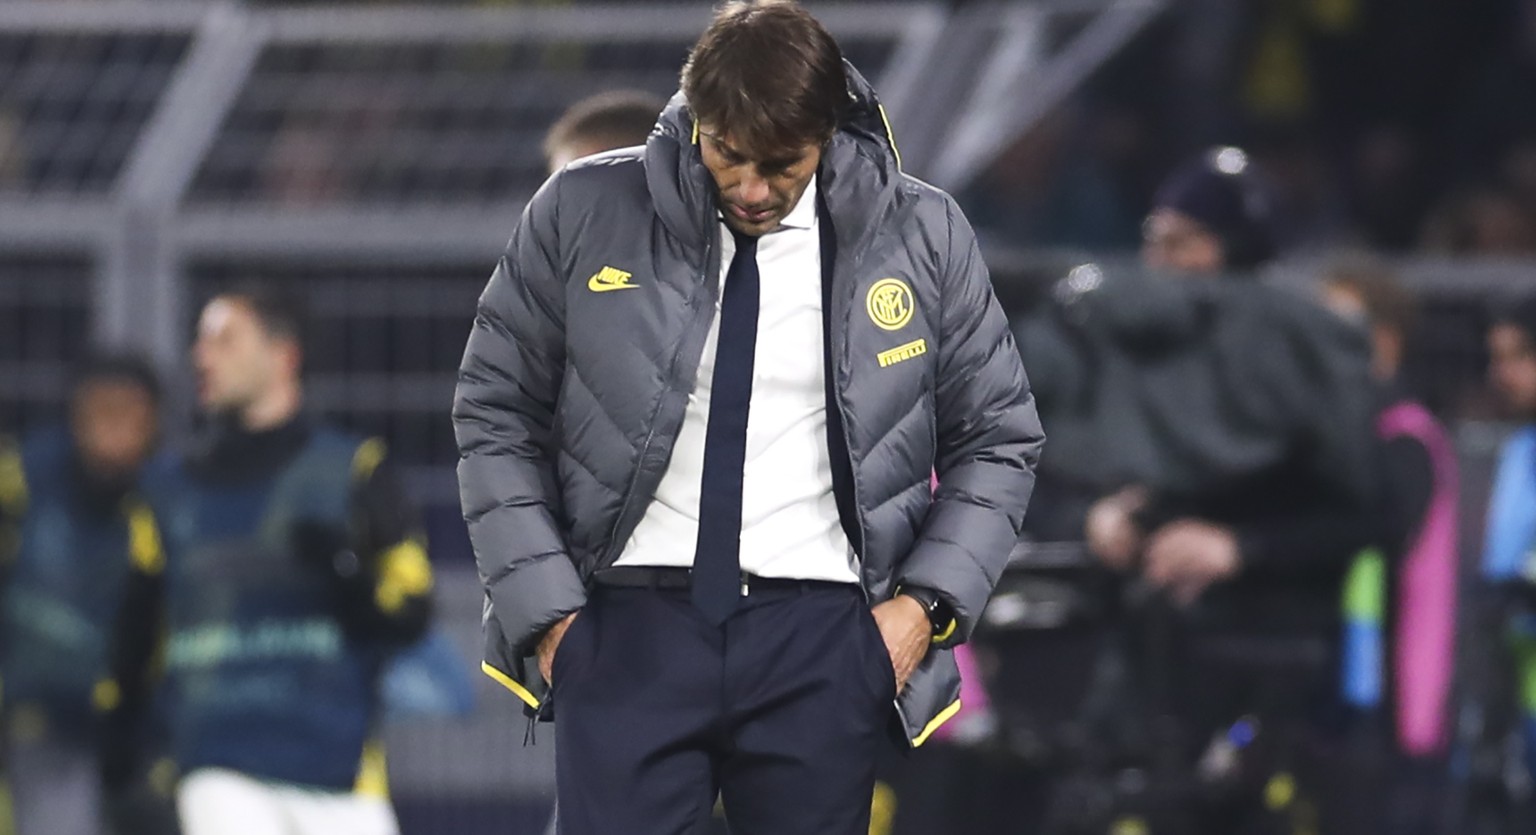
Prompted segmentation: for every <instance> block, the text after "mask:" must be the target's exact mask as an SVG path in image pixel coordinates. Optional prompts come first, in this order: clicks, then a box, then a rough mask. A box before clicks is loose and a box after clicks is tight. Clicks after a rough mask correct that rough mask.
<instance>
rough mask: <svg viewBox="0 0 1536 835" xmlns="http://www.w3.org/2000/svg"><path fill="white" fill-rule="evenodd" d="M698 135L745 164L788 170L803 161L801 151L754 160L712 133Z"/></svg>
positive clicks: (803, 156) (700, 132) (702, 132)
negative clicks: (708, 139) (706, 138)
mask: <svg viewBox="0 0 1536 835" xmlns="http://www.w3.org/2000/svg"><path fill="white" fill-rule="evenodd" d="M699 135H700V136H707V137H709V138H710V140H711V141H713V142H714V143H715V144H716V145H719V146H720V150H722V151H724V152H725V153H726V154H728V155H730V156H733V157H736V158H737V159H740V160H745V161H747V162H755V163H757V164H758V165H762V166H766V167H768V168H788V167H789V166H791V165H794V164H795V163H797V162H800V161H801V160H803V159H805V153H804V152H803V151H802V152H801V153H798V154H791V155H788V156H782V157H773V158H770V159H759V160H754V159H752V158H751V157H748V156H747V155H746V154H744V153H742V152H741V151H738V150H737V149H736V148H734V147H732V146H731V145H730V144H729V143H727V142H726V141H725V140H724V139H721V138H720V137H718V136H716V135H714V134H712V133H705V132H704V131H699Z"/></svg>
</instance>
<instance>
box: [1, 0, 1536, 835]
mask: <svg viewBox="0 0 1536 835" xmlns="http://www.w3.org/2000/svg"><path fill="white" fill-rule="evenodd" d="M809 5H810V6H811V8H812V9H813V11H815V12H816V13H817V14H818V16H819V17H820V18H821V19H822V20H824V21H825V22H826V23H827V24H828V26H829V28H830V29H832V31H833V32H834V33H835V34H836V35H837V36H838V37H839V39H840V41H841V43H842V44H843V46H844V47H845V50H846V51H847V53H848V55H849V57H850V58H851V59H852V60H853V61H854V62H855V63H856V64H858V65H859V67H860V68H861V69H862V70H863V71H864V73H865V74H866V75H868V76H869V77H870V78H871V79H872V80H873V81H874V82H875V83H876V85H877V87H879V89H880V90H881V91H882V95H883V97H884V99H885V100H886V102H887V105H888V108H889V110H890V111H891V114H892V121H893V122H894V124H895V129H896V133H897V138H898V140H899V141H900V143H901V145H902V149H903V157H904V161H905V163H906V165H907V167H908V169H909V170H910V171H912V172H914V173H916V174H918V175H919V176H924V177H925V178H928V179H931V180H933V181H935V182H937V183H938V184H940V185H947V186H959V185H963V184H964V183H965V182H967V181H968V179H969V178H971V177H974V176H976V172H978V171H980V170H983V169H984V167H985V163H986V162H987V161H988V160H989V159H990V158H991V156H992V155H995V154H996V153H997V152H998V150H999V149H1000V148H1002V147H1003V146H1004V145H1005V144H1006V142H1007V140H1008V139H1009V137H1011V136H1014V135H1017V134H1018V133H1019V132H1021V131H1025V130H1027V129H1028V127H1029V125H1030V124H1032V120H1033V119H1035V118H1038V116H1039V114H1040V113H1042V112H1044V111H1046V110H1048V109H1049V108H1050V107H1051V106H1052V105H1053V104H1055V103H1056V102H1059V101H1060V99H1061V98H1062V97H1064V96H1066V95H1068V94H1069V93H1070V91H1071V90H1072V89H1073V88H1074V86H1075V85H1076V84H1077V83H1079V82H1081V81H1082V80H1083V79H1084V78H1085V77H1086V76H1087V75H1088V74H1089V73H1091V72H1092V70H1093V68H1094V67H1095V66H1097V64H1098V62H1099V61H1102V60H1103V58H1104V57H1105V56H1107V55H1108V54H1109V53H1110V52H1112V51H1113V50H1114V49H1116V48H1117V47H1118V45H1120V44H1122V43H1124V42H1125V41H1126V40H1127V39H1129V38H1130V37H1131V36H1132V35H1134V33H1135V32H1136V31H1138V30H1139V29H1140V28H1141V27H1143V26H1145V25H1146V24H1147V22H1148V21H1150V20H1151V19H1152V17H1153V16H1155V15H1156V13H1157V12H1158V10H1160V9H1161V8H1162V7H1163V5H1164V3H1163V2H1160V0H1082V1H1081V2H1039V3H1016V4H1001V5H997V4H988V3H970V4H966V5H965V6H963V7H961V8H960V9H959V10H954V9H951V8H950V6H949V5H948V4H946V3H940V2H879V3H840V4H839V3H815V2H812V3H810V4H809ZM707 16H708V11H707V6H706V4H702V3H676V4H665V3H643V4H642V3H613V4H611V5H600V6H584V5H572V4H538V5H517V6H508V7H500V6H484V5H462V6H427V5H422V6H383V5H381V6H360V5H341V4H338V5H312V6H308V7H302V8H300V7H287V6H274V7H267V6H265V5H243V4H236V3H226V2H200V1H199V0H74V1H73V2H53V0H10V2H4V3H0V428H4V429H6V430H24V429H27V428H30V427H33V426H36V425H38V424H40V423H42V422H44V421H47V420H51V419H55V418H56V417H57V416H58V412H59V406H60V399H61V397H62V395H63V393H64V390H65V372H66V371H67V369H68V368H69V366H70V365H71V364H72V363H74V362H75V361H77V360H78V359H80V358H81V357H82V356H83V355H84V353H85V352H86V351H87V350H88V347H89V346H90V345H91V344H92V343H93V342H96V343H102V344H106V345H113V346H128V347H133V348H136V349H138V350H140V351H142V352H144V353H146V354H148V355H150V356H151V357H152V358H153V359H154V360H155V361H156V362H157V363H158V365H159V366H160V367H161V368H162V370H164V371H166V372H167V373H169V374H171V375H172V377H173V378H174V379H173V385H172V387H171V388H172V391H173V393H174V392H176V391H178V390H184V387H180V386H177V385H175V384H174V382H176V381H179V380H182V379H185V377H186V375H185V374H181V373H180V372H181V371H183V370H184V366H185V359H184V353H185V348H186V344H187V341H188V339H189V337H190V334H191V332H192V322H193V319H194V317H195V315H196V311H197V309H198V306H199V305H200V303H201V302H202V301H203V300H204V299H206V298H207V297H208V296H209V295H211V294H212V293H214V292H216V291H217V289H218V288H220V287H222V286H226V285H228V284H230V283H234V282H239V281H243V280H247V279H259V280H263V281H271V282H277V283H281V284H284V285H287V286H289V287H291V288H293V289H295V290H297V291H299V292H301V293H302V294H303V295H305V296H306V297H307V298H308V299H309V300H310V302H311V304H312V306H313V309H314V319H315V322H314V328H313V333H312V344H311V348H310V351H309V358H308V359H309V362H310V368H309V371H310V382H309V387H310V400H311V403H312V405H313V406H314V407H315V408H316V409H317V410H319V411H321V412H323V413H325V414H327V415H329V416H331V417H333V418H335V419H336V420H338V421H339V422H341V423H343V424H345V425H347V426H349V427H352V428H355V429H357V430H359V431H363V432H367V433H369V434H379V435H383V436H384V437H386V438H387V439H388V440H389V442H390V444H391V446H392V448H393V449H394V452H395V455H396V456H397V458H399V459H400V460H402V461H404V462H405V463H406V464H407V465H408V472H409V473H410V474H411V476H412V478H411V481H412V484H413V485H414V486H415V488H416V492H417V493H418V495H420V496H421V498H422V499H423V500H424V501H425V502H426V504H427V505H428V511H429V524H430V525H431V528H432V530H431V533H432V536H433V544H434V550H435V552H436V554H437V555H438V556H439V557H440V558H442V559H443V560H445V561H446V563H447V565H445V570H444V572H443V581H442V584H441V587H440V594H441V600H442V603H443V605H442V607H441V608H442V611H443V612H444V618H445V623H446V624H447V625H448V627H449V628H450V630H451V632H452V633H453V634H454V636H455V638H456V639H457V640H458V641H459V642H460V643H461V645H462V648H463V650H464V652H465V654H466V656H468V657H470V658H473V657H475V656H476V655H477V647H478V642H477V639H476V634H477V633H478V616H479V608H478V606H479V593H478V591H477V583H476V581H475V578H474V575H473V571H472V569H470V568H469V566H468V562H467V550H468V549H467V543H466V542H465V540H464V534H463V531H462V526H461V525H459V524H458V522H457V507H456V499H455V495H456V494H455V491H454V485H453V475H452V471H451V464H452V462H453V461H455V460H456V458H457V453H456V450H455V448H454V445H453V440H452V437H451V427H450V425H449V421H448V417H447V412H448V407H449V401H450V398H451V392H452V386H453V378H454V370H455V369H456V367H457V364H458V360H459V356H460V353H461V352H462V348H463V342H464V338H465V336H466V335H467V333H468V327H469V322H470V319H471V317H472V315H473V312H474V304H475V299H476V297H477V296H478V294H479V292H480V289H481V287H482V285H483V282H484V280H485V277H486V275H487V274H488V272H489V269H490V266H491V265H492V263H493V261H494V259H495V257H496V256H497V254H498V253H499V251H500V249H501V247H502V245H503V243H504V241H505V240H506V237H507V235H508V232H509V231H510V229H511V227H512V225H513V223H514V222H515V220H516V218H517V215H518V213H519V211H520V209H521V205H522V203H523V201H524V200H525V199H526V196H527V195H528V194H529V193H531V191H532V189H533V188H534V187H536V186H537V184H538V183H539V182H540V180H541V179H542V171H543V161H542V158H541V157H540V154H539V142H540V139H541V138H542V134H543V131H544V129H545V127H546V126H547V125H548V124H549V123H550V122H551V121H552V120H553V118H554V117H555V116H556V115H557V114H558V113H559V112H560V111H561V110H562V109H563V108H564V107H565V106H566V105H568V104H569V103H570V102H572V101H573V100H575V99H576V98H578V97H580V96H583V95H586V94H588V93H591V92H596V91H598V90H602V89H608V88H612V87H630V88H641V89H646V90H650V91H652V92H655V93H661V94H666V93H670V92H671V91H672V90H673V88H674V87H675V84H676V75H677V71H678V68H679V66H680V64H681V62H682V59H683V57H684V55H685V52H686V49H687V47H688V45H689V43H690V42H691V41H692V39H693V38H694V37H695V35H696V33H697V32H698V31H699V30H700V29H701V28H702V26H703V25H704V23H705V21H706V19H707ZM989 259H990V260H992V262H993V264H994V268H995V273H996V275H997V278H998V281H999V284H1000V289H1001V290H1002V291H1003V292H1004V294H1005V295H1006V296H1007V297H1008V298H1009V299H1010V300H1020V299H1026V298H1027V297H1028V296H1029V295H1030V292H1031V288H1033V287H1037V286H1038V285H1039V283H1041V282H1043V281H1047V280H1049V279H1050V278H1051V277H1052V276H1053V275H1054V274H1055V273H1054V272H1053V271H1054V270H1055V269H1056V267H1054V266H1051V265H1052V264H1054V263H1055V262H1054V261H1053V260H1052V259H1050V258H1040V257H1037V256H1028V257H1025V256H1022V255H1020V254H1018V253H1011V252H1006V251H1002V250H996V249H994V250H990V251H989ZM1405 271H1406V273H1407V274H1408V275H1409V277H1410V279H1411V280H1412V282H1413V283H1414V284H1415V285H1416V286H1419V287H1421V288H1422V289H1423V290H1424V291H1425V292H1426V293H1427V294H1428V297H1429V299H1430V311H1431V315H1430V316H1429V327H1427V328H1426V330H1425V332H1424V339H1423V340H1421V343H1422V344H1421V346H1420V348H1419V349H1418V350H1419V351H1420V353H1419V354H1418V355H1416V356H1418V360H1417V362H1419V363H1420V364H1421V365H1422V367H1424V368H1426V369H1429V370H1428V371H1427V372H1426V374H1427V375H1428V378H1429V379H1431V380H1433V381H1439V382H1438V383H1436V384H1437V385H1443V387H1444V389H1445V394H1444V397H1443V400H1444V402H1445V403H1448V404H1455V403H1459V402H1462V401H1464V400H1465V399H1466V398H1467V397H1470V396H1472V395H1471V394H1468V391H1470V389H1471V388H1472V387H1475V385H1476V383H1475V378H1478V377H1480V375H1481V362H1482V359H1481V354H1480V352H1481V350H1482V349H1481V332H1480V328H1481V325H1482V322H1483V318H1482V317H1483V316H1484V313H1483V305H1484V303H1485V300H1486V299H1487V298H1488V297H1489V295H1490V294H1491V293H1493V292H1495V291H1496V290H1498V289H1499V288H1503V287H1507V286H1509V285H1511V284H1519V283H1522V282H1524V283H1527V284H1529V283H1531V281H1532V276H1533V275H1536V268H1533V266H1532V265H1528V264H1488V265H1465V264H1431V263H1418V264H1410V265H1406V266H1405ZM182 405H185V404H182ZM481 695H482V697H483V698H482V705H483V709H482V710H481V711H480V712H479V713H477V714H476V715H475V716H474V717H472V718H471V719H470V720H469V721H467V722H452V723H425V724H423V723H418V724H414V725H402V726H400V727H397V728H394V729H392V730H391V737H392V740H393V742H394V743H395V755H394V757H393V763H392V769H393V771H394V773H395V777H396V796H397V800H398V801H399V803H400V806H401V810H402V814H403V816H404V818H405V822H406V831H407V832H408V833H411V834H412V835H427V834H428V833H439V832H455V833H472V832H482V831H484V832H490V831H497V832H529V833H532V832H537V831H539V826H540V825H541V824H542V821H541V820H539V816H540V814H541V813H542V804H543V803H544V802H545V800H544V797H545V793H547V790H548V780H549V777H548V775H549V767H548V766H549V763H548V756H549V754H548V752H549V750H550V749H549V746H548V745H547V744H544V745H540V746H538V747H536V748H533V749H524V748H522V747H521V740H522V734H523V726H522V723H521V719H520V716H519V715H518V711H517V710H516V709H515V707H514V706H513V704H512V703H511V702H510V700H509V699H507V698H505V697H504V694H497V693H495V691H494V690H493V689H491V686H490V685H489V684H488V683H487V684H484V685H483V691H482V693H481Z"/></svg>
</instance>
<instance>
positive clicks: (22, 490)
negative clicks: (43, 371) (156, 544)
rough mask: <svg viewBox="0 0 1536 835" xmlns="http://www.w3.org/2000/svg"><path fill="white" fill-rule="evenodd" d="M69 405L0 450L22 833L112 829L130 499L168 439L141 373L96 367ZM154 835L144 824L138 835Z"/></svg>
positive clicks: (10, 690) (75, 834) (11, 708)
mask: <svg viewBox="0 0 1536 835" xmlns="http://www.w3.org/2000/svg"><path fill="white" fill-rule="evenodd" d="M68 407H69V414H68V422H67V423H66V424H62V425H59V426H53V427H47V428H44V429H42V430H40V431H38V432H35V433H32V434H29V435H28V436H27V437H26V438H25V440H24V441H23V443H21V444H20V445H16V446H11V445H9V444H8V443H5V442H3V441H0V528H3V531H0V539H3V540H4V541H3V542H0V555H3V557H4V558H5V560H6V565H5V580H6V587H5V594H4V605H3V612H4V626H3V629H0V671H3V674H4V681H5V707H4V712H3V715H4V721H5V752H6V764H7V778H8V782H9V784H10V789H11V796H12V801H13V813H14V817H15V825H16V831H17V832H18V833H20V835H59V834H61V833H68V835H97V833H101V832H104V831H105V823H104V821H103V815H102V812H103V802H102V797H101V793H100V791H99V786H98V781H97V769H96V745H97V740H96V729H97V728H96V715H95V714H96V710H95V707H94V706H93V702H94V701H96V700H97V699H108V698H110V696H111V693H110V691H98V690H97V688H96V684H97V682H98V681H100V680H101V678H102V676H103V675H104V674H105V673H106V668H107V653H108V647H109V644H110V639H109V635H110V633H111V629H112V621H113V613H114V612H115V610H116V606H117V602H118V599H119V597H120V595H121V593H122V587H123V582H124V581H125V580H126V578H127V576H128V562H129V556H128V555H129V552H130V543H131V540H132V537H131V531H132V530H133V529H134V527H135V525H136V524H138V523H139V521H140V520H142V518H143V510H142V507H141V506H140V505H139V504H137V503H136V502H135V501H134V500H133V497H132V490H133V487H134V484H135V483H136V481H137V480H138V477H139V471H140V469H141V468H142V467H143V465H144V463H145V461H147V460H148V459H149V457H150V455H151V454H152V453H153V452H154V449H155V444H156V443H157V441H158V439H159V409H160V385H159V383H158V381H157V380H156V379H155V375H154V372H153V371H152V370H150V368H149V366H147V365H145V364H144V363H142V362H139V361H137V360H135V359H131V358H128V357H120V356H102V357H97V358H93V359H91V360H89V361H87V363H86V364H85V365H84V366H83V367H82V368H81V369H80V370H79V372H78V373H77V374H76V376H75V379H74V383H73V385H72V386H71V389H70V392H69V404H68ZM126 782H127V781H125V783H126ZM152 828H153V826H152V824H150V823H149V822H147V821H143V820H139V821H136V822H135V823H134V829H135V833H136V835H137V833H140V832H142V833H146V835H147V832H148V831H149V830H150V829H152Z"/></svg>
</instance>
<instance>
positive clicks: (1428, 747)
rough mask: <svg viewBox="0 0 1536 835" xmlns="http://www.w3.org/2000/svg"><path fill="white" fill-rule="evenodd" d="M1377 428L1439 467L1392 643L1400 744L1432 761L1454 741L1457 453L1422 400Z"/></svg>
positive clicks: (1401, 583)
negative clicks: (1411, 444)
mask: <svg viewBox="0 0 1536 835" xmlns="http://www.w3.org/2000/svg"><path fill="white" fill-rule="evenodd" d="M1376 428H1377V431H1378V432H1379V433H1380V435H1381V437H1382V438H1384V439H1386V440H1389V441H1390V440H1393V439H1395V438H1405V437H1406V438H1412V439H1414V440H1416V441H1418V442H1419V443H1421V444H1423V445H1424V448H1425V450H1427V451H1428V452H1429V458H1430V463H1431V466H1432V467H1433V470H1434V490H1433V493H1432V494H1431V497H1430V502H1429V508H1428V509H1427V510H1426V512H1425V514H1424V519H1423V522H1422V524H1421V525H1420V527H1419V529H1418V530H1417V531H1416V532H1415V534H1414V537H1413V539H1412V540H1411V541H1410V543H1409V545H1408V549H1407V553H1406V554H1405V555H1404V557H1403V562H1402V570H1401V571H1400V572H1399V575H1398V587H1397V593H1398V603H1397V630H1396V631H1397V634H1396V635H1394V636H1393V638H1394V640H1393V641H1392V652H1393V662H1394V668H1395V671H1396V674H1395V676H1394V678H1395V680H1394V682H1393V686H1394V689H1395V693H1396V696H1397V716H1396V723H1397V737H1398V744H1399V745H1400V746H1401V747H1402V749H1403V751H1404V753H1407V754H1410V755H1412V756H1430V755H1434V754H1438V753H1441V752H1443V751H1444V750H1445V748H1446V745H1447V742H1448V741H1449V736H1450V727H1449V725H1450V715H1449V707H1448V706H1449V702H1450V694H1451V685H1452V678H1453V673H1454V668H1453V665H1454V654H1455V639H1456V577H1457V565H1458V560H1457V511H1456V496H1457V480H1458V478H1457V467H1456V456H1455V452H1454V451H1453V449H1452V447H1451V442H1450V439H1449V438H1448V437H1446V434H1445V430H1444V429H1443V428H1442V427H1441V426H1440V424H1439V422H1438V421H1436V420H1435V418H1434V416H1433V415H1431V414H1430V413H1429V412H1428V410H1426V409H1425V408H1424V407H1423V406H1420V405H1419V404H1417V403H1411V402H1401V403H1398V404H1396V405H1394V406H1392V407H1391V408H1390V409H1387V410H1386V411H1385V412H1384V413H1382V415H1381V417H1380V418H1379V419H1378V421H1377V424H1376Z"/></svg>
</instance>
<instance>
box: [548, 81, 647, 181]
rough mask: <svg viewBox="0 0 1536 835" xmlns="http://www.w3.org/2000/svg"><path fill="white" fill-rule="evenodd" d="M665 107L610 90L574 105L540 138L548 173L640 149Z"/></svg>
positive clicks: (636, 93)
mask: <svg viewBox="0 0 1536 835" xmlns="http://www.w3.org/2000/svg"><path fill="white" fill-rule="evenodd" d="M666 104H667V103H666V102H665V101H664V100H662V99H661V98H660V97H659V96H653V95H651V94H650V93H645V92H641V91H638V90H613V91H611V92H606V93H598V94H597V95H594V96H589V97H587V98H585V99H582V100H581V101H579V102H576V103H575V104H573V105H571V107H570V108H569V109H568V110H566V111H565V113H564V114H563V115H561V117H560V118H559V120H558V121H556V122H555V123H554V125H552V126H551V127H550V129H549V132H548V133H546V134H545V135H544V160H545V162H546V163H547V164H548V165H549V173H551V174H554V173H555V172H556V171H559V170H560V169H562V168H564V167H565V166H566V165H567V164H569V163H570V162H572V161H573V160H578V159H581V158H582V157H589V156H592V155H593V154H600V153H602V152H604V151H612V150H616V149H618V148H630V147H633V146H636V145H644V144H645V138H646V137H647V136H649V135H650V133H651V128H653V127H655V126H656V117H657V116H659V115H661V109H662V108H663V107H665V106H666Z"/></svg>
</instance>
